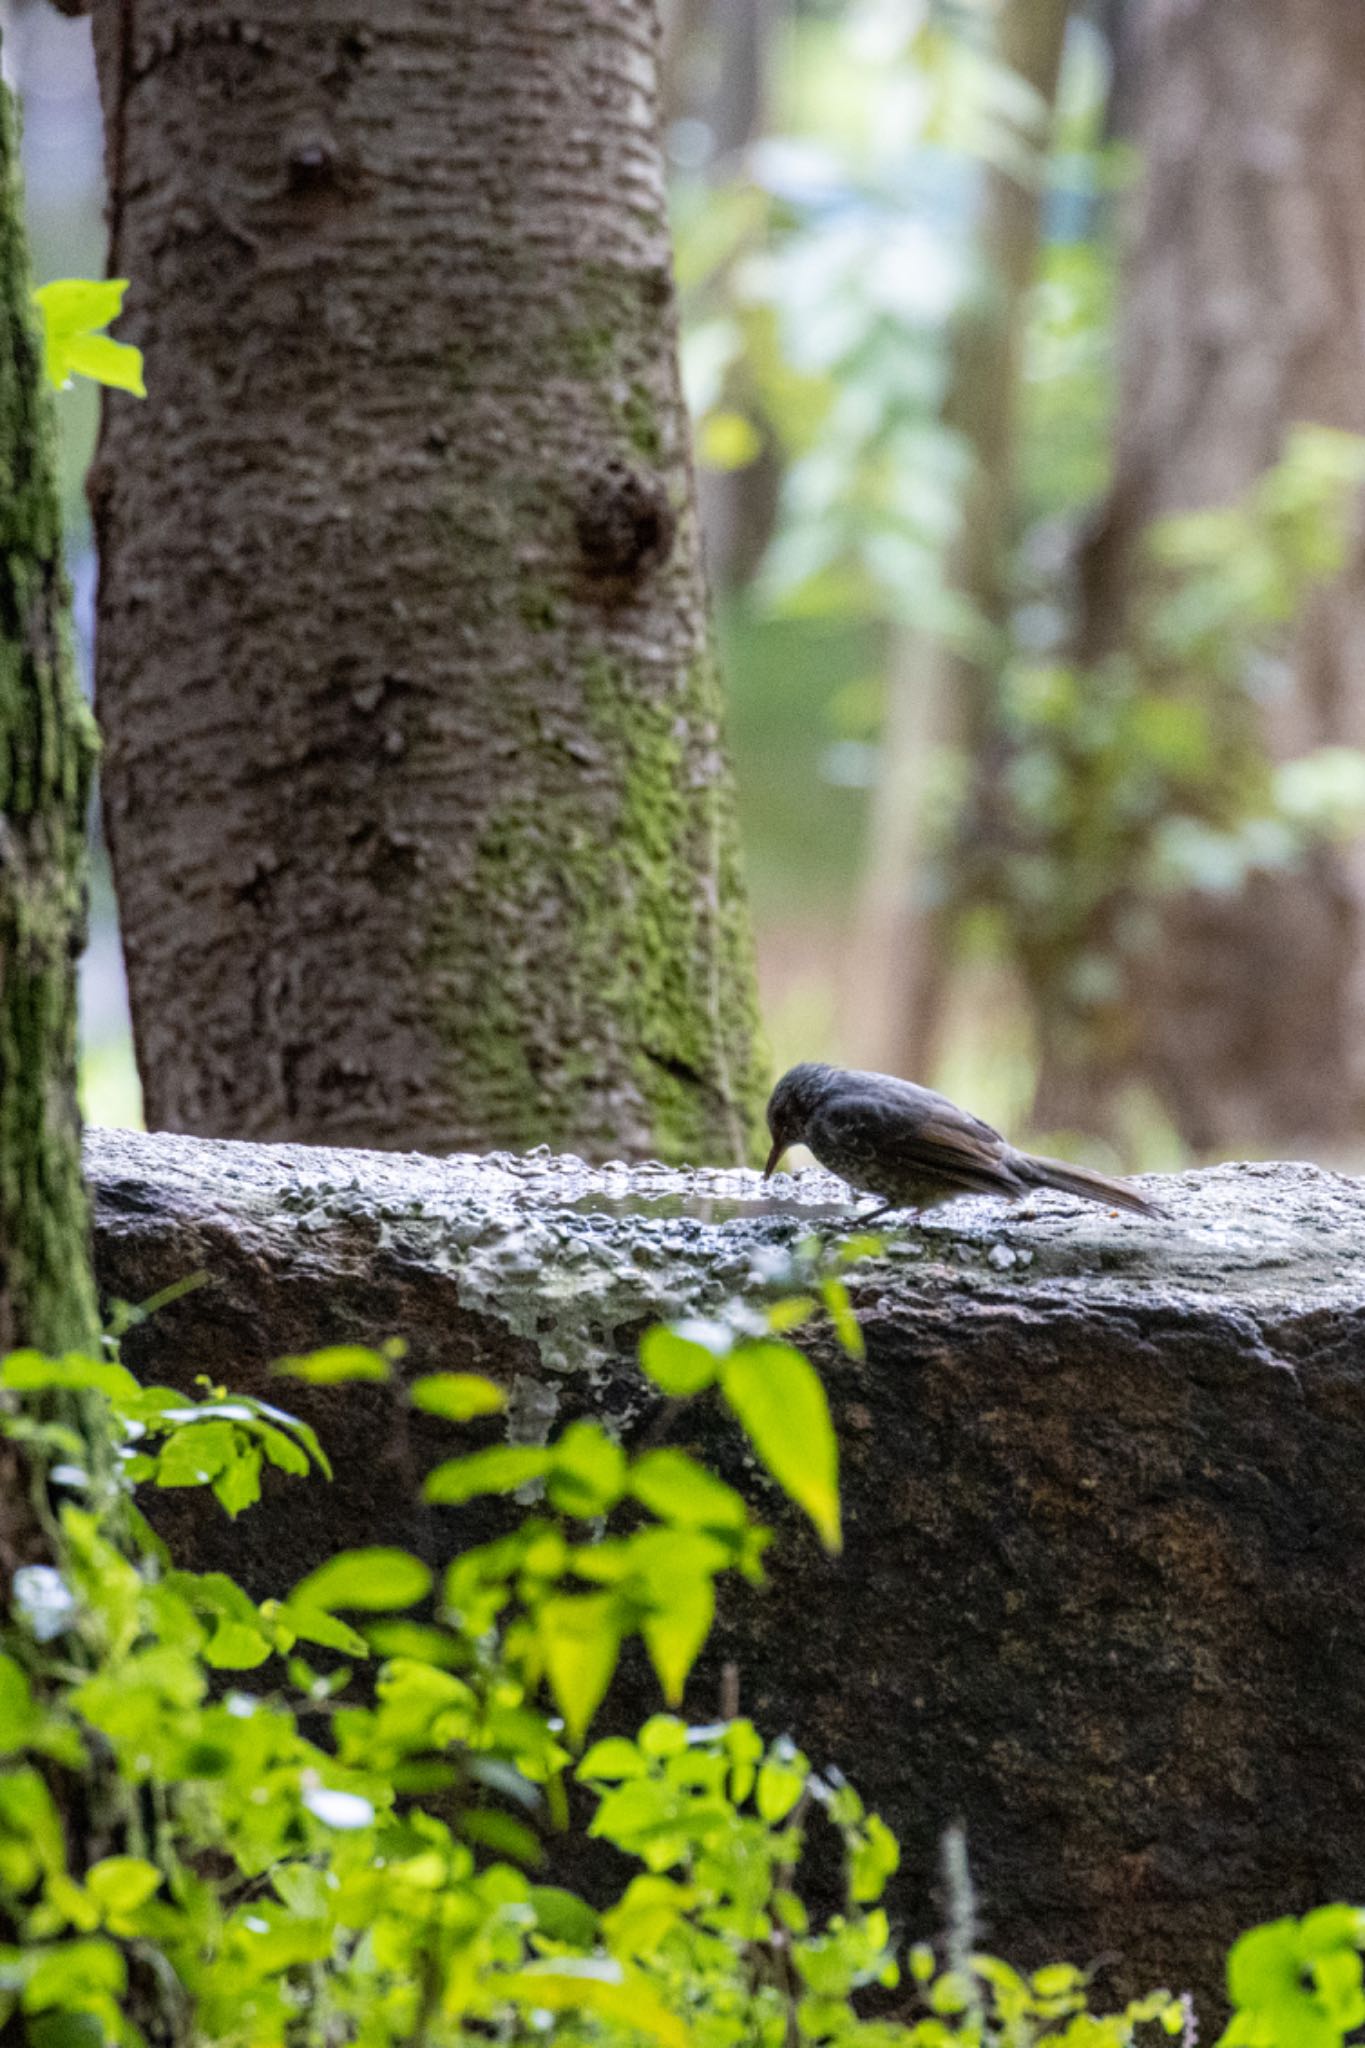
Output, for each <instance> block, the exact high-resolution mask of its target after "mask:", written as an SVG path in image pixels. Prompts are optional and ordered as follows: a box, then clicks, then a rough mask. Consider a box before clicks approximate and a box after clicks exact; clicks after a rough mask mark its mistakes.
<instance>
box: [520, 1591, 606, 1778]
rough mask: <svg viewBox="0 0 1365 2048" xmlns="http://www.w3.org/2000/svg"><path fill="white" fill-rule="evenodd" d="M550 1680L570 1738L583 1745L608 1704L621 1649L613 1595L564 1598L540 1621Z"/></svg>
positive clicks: (549, 1604) (546, 1607) (548, 1606)
mask: <svg viewBox="0 0 1365 2048" xmlns="http://www.w3.org/2000/svg"><path fill="white" fill-rule="evenodd" d="M537 1632H538V1636H539V1641H540V1647H541V1654H542V1656H543V1657H544V1660H545V1675H546V1678H547V1679H548V1680H549V1684H550V1690H551V1692H552V1693H553V1694H554V1698H555V1704H556V1706H557V1707H558V1708H559V1711H560V1713H561V1714H562V1715H563V1716H564V1725H565V1727H566V1728H567V1730H568V1733H569V1739H570V1741H571V1742H573V1743H574V1744H575V1745H576V1744H578V1743H580V1742H581V1741H582V1740H583V1737H584V1735H585V1734H586V1733H587V1729H588V1724H589V1723H590V1721H591V1720H592V1717H593V1715H594V1714H595V1713H596V1712H597V1709H598V1708H599V1706H601V1704H602V1700H603V1697H604V1696H605V1694H606V1690H607V1687H608V1686H609V1685H610V1684H611V1679H612V1673H613V1672H614V1671H615V1669H616V1660H617V1657H618V1656H619V1654H620V1649H621V1622H620V1616H619V1612H618V1609H617V1605H616V1601H615V1598H614V1596H613V1595H612V1594H610V1593H582V1594H562V1595H559V1596H557V1597H556V1598H554V1599H551V1600H546V1601H545V1602H544V1603H543V1605H542V1606H541V1609H540V1612H539V1614H538V1616H537Z"/></svg>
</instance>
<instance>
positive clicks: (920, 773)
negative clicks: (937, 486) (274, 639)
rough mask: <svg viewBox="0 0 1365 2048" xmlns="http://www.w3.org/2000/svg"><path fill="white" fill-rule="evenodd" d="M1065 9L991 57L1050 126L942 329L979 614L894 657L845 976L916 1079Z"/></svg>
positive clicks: (988, 619) (974, 692)
mask: <svg viewBox="0 0 1365 2048" xmlns="http://www.w3.org/2000/svg"><path fill="white" fill-rule="evenodd" d="M1069 13H1070V0H1007V4H1005V5H1004V6H1003V7H1002V9H1001V12H1000V20H999V24H998V28H997V32H996V34H997V42H996V49H995V53H994V54H995V60H996V61H997V62H998V63H1000V64H1001V65H1002V66H1003V67H1004V68H1005V69H1006V70H1008V71H1011V72H1013V73H1014V74H1015V76H1016V77H1018V78H1021V79H1023V80H1024V81H1025V82H1026V84H1028V85H1029V86H1030V87H1031V88H1032V90H1033V92H1034V94H1035V96H1036V99H1037V104H1038V107H1039V110H1040V114H1041V115H1042V116H1043V117H1044V122H1045V125H1044V127H1043V130H1042V132H1041V133H1040V134H1039V135H1038V136H1037V137H1034V138H1031V140H1032V141H1033V142H1034V144H1035V148H1036V159H1035V160H1036V166H1037V175H1036V177H1035V178H1034V179H1021V178H1020V177H1019V176H1018V175H1012V174H1011V173H1009V172H1007V171H1005V170H1002V169H1000V168H998V167H996V166H988V167H987V168H986V169H985V170H984V171H983V173H982V195H981V210H980V217H979V220H978V224H977V229H976V237H975V243H976V248H975V254H976V263H977V268H978V272H979V279H978V283H977V286H976V289H975V292H974V295H973V297H972V300H971V302H970V303H969V305H968V306H967V307H966V309H965V310H964V312H963V314H962V315H961V317H960V319H959V321H958V324H957V328H956V331H955V333H954V335H953V338H952V359H951V366H950V382H949V388H948V393H947V397H946V399H945V403H944V417H945V420H946V421H947V423H948V424H949V425H951V426H953V427H955V428H956V429H957V431H958V432H959V433H960V434H961V436H962V438H963V441H964V443H965V445H966V449H967V453H968V456H969V458H970V462H971V474H970V477H969V481H968V484H967V488H966V491H965V493H964V496H963V503H962V526H961V533H960V536H959V538H958V540H957V542H956V543H955V545H954V547H953V548H952V550H951V552H950V554H949V558H948V561H947V564H946V566H945V580H946V582H947V585H948V587H949V589H950V590H952V591H953V592H955V593H956V594H957V595H959V596H961V597H962V598H964V599H965V600H966V601H967V603H968V604H969V605H970V606H971V608H972V610H973V612H974V613H975V615H976V618H977V620H978V622H979V628H980V633H979V648H978V650H977V651H975V652H972V653H970V654H969V653H967V652H964V651H961V650H958V649H955V648H953V647H951V646H949V645H948V644H947V643H946V642H945V641H944V640H942V639H933V638H930V637H929V636H928V635H926V634H924V633H922V632H919V631H917V630H915V629H914V628H913V627H903V628H901V629H900V630H899V631H898V632H897V634H896V635H895V637H894V640H893V643H892V649H891V656H890V662H889V673H888V693H887V694H888V703H887V717H886V734H885V739H884V742H883V761H882V772H881V776H880V780H879V785H878V788H877V791H876V793H875V796H874V799H873V804H872V817H871V827H870V833H871V838H870V845H869V851H868V860H867V874H866V879H865V882H864V886H863V892H862V901H861V904H860V908H859V918H858V929H857V932H856V934H855V940H854V951H853V968H852V971H851V973H850V974H849V977H848V985H849V988H850V990H851V991H852V992H853V996H854V999H855V1002H854V1007H853V1008H852V1009H851V1011H850V1015H849V1019H848V1023H847V1027H846V1028H847V1030H848V1032H849V1034H850V1036H851V1039H852V1042H853V1044H854V1047H855V1051H856V1054H857V1057H858V1058H859V1059H860V1060H862V1061H863V1062H864V1063H865V1064H866V1065H869V1066H873V1067H885V1068H887V1069H889V1070H890V1071H891V1072H892V1073H900V1074H910V1075H919V1076H923V1077H924V1078H926V1079H927V1078H928V1076H929V1075H930V1073H931V1072H932V1071H933V1068H934V1062H935V1055H936V1051H937V1034H938V1024H939V1020H940V1016H941V1012H942V1003H943V993H944V987H945V981H946V973H947V967H948V959H947V953H948V947H949V945H950V933H949V930H948V922H949V921H948V918H947V917H946V916H945V914H944V909H945V906H944V904H943V903H942V902H940V901H936V900H933V899H932V898H931V897H930V895H929V892H928V888H927V882H928V876H929V872H930V870H931V869H932V867H933V866H934V864H935V863H936V860H937V858H938V855H939V848H938V847H937V845H936V844H935V829H936V825H937V820H936V819H935V818H934V816H933V785H934V779H935V778H934V769H935V765H936V762H937V760H938V759H939V758H941V756H942V755H943V754H944V753H945V752H953V751H956V752H961V753H964V754H965V755H966V757H967V760H968V762H969V764H970V770H969V772H970V773H971V775H972V778H973V789H972V793H971V796H970V799H969V810H968V818H967V821H966V825H965V829H964V831H963V834H962V837H963V841H964V844H966V843H968V842H971V843H970V844H967V857H968V858H969V859H971V860H973V861H975V860H978V859H979V858H980V856H981V852H982V841H983V840H985V839H987V838H989V836H990V834H991V830H992V811H993V807H994V806H993V782H994V775H995V772H996V771H995V764H994V763H993V761H992V758H991V756H992V749H993V741H994V726H995V720H994V698H995V689H994V684H995V667H996V663H997V661H998V658H999V649H1000V646H1001V644H1002V641H1003V635H1004V632H1005V627H1006V623H1007V615H1008V582H1007V576H1008V565H1009V544H1010V518H1011V513H1012V509H1013V504H1014V488H1013V481H1014V475H1013V473H1014V439H1015V415H1016V401H1017V391H1018V382H1019V358H1020V349H1021V346H1022V341H1023V331H1024V317H1025V311H1026V305H1027V293H1028V289H1029V286H1030V284H1031V283H1032V280H1033V272H1034V265H1035V261H1036V258H1037V253H1038V236H1039V228H1040V220H1041V211H1042V192H1043V187H1044V182H1045V167H1046V160H1047V157H1046V153H1047V147H1048V132H1047V130H1048V128H1049V127H1050V120H1051V112H1052V108H1053V105H1054V103H1055V101H1056V97H1057V85H1058V80H1059V78H1060V75H1061V64H1062V47H1063V44H1064V42H1065V39H1066V24H1067V17H1068V15H1069Z"/></svg>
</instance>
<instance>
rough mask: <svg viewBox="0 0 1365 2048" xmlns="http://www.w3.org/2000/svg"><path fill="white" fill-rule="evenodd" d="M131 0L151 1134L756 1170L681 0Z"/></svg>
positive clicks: (112, 519) (109, 542)
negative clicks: (662, 67)
mask: <svg viewBox="0 0 1365 2048" xmlns="http://www.w3.org/2000/svg"><path fill="white" fill-rule="evenodd" d="M364 13H365V10H361V11H360V13H359V14H358V13H357V10H356V9H355V8H354V7H351V6H346V7H343V6H340V5H339V4H337V0H255V4H254V5H253V6H251V7H250V8H248V9H247V10H246V11H245V12H243V10H241V9H236V10H233V11H232V12H231V14H230V17H229V16H225V15H224V12H223V9H222V8H221V6H220V5H219V4H218V0H141V4H139V6H138V8H137V10H136V12H134V10H133V9H131V8H128V7H125V6H120V5H118V4H116V0H96V4H95V8H94V19H95V38H96V48H97V54H98V58H99V64H100V73H101V87H102V93H103V98H104V103H105V110H106V120H107V131H108V163H109V184H110V190H111V193H112V200H111V242H112V257H113V261H112V267H113V268H115V269H116V270H118V271H119V272H121V273H123V274H126V275H128V276H130V277H131V278H133V280H134V282H135V290H134V292H133V293H132V294H131V300H132V307H133V308H134V309H135V310H133V311H132V312H131V317H130V319H129V322H128V328H129V332H130V333H131V334H132V335H133V336H134V337H135V338H136V339H137V340H138V341H140V342H141V344H142V345H143V347H144V349H145V351H146V356H147V364H148V380H147V381H148V386H149V389H150V391H151V393H152V396H151V397H150V398H149V400H148V402H147V405H146V406H145V408H143V409H142V410H141V411H140V412H139V414H138V417H137V420H136V424H135V425H134V424H133V423H132V422H131V421H129V420H127V419H125V418H124V417H123V416H122V414H121V413H120V412H119V411H118V410H117V409H116V408H113V407H110V408H107V409H106V418H105V427H104V433H103V437H102V442H101V451H100V457H99V460H98V462H97V465H96V474H95V477H94V481H93V486H92V501H93V504H94V508H95V516H96V523H97V531H98V537H99V542H100V549H101V563H102V567H101V583H100V598H99V636H100V640H99V646H100V655H99V660H100V670H99V706H100V712H101V718H102V721H103V725H104V729H105V733H106V742H107V762H106V768H105V778H104V789H105V797H106V809H107V818H108V826H109V836H110V841H111V847H112V852H113V859H114V867H115V874H116V879H117V883H118V891H119V900H120V909H121V914H122V920H123V932H124V943H125V950H126V955H127V962H128V972H129V984H130V992H131V1000H132V1009H133V1019H134V1030H135V1037H136V1042H137V1048H138V1060H139V1066H140V1069H141V1073H142V1077H143V1084H144V1090H145V1096H146V1105H147V1115H148V1120H149V1122H150V1123H151V1124H153V1125H154V1126H161V1127H167V1128H171V1129H176V1130H185V1131H199V1132H209V1133H220V1134H222V1133H230V1134H236V1135H244V1136H252V1137H266V1138H294V1139H302V1140H306V1141H309V1142H314V1141H317V1142H338V1141H343V1142H348V1143H365V1144H370V1145H376V1146H384V1147H394V1148H399V1147H405V1146H413V1145H416V1144H419V1143H420V1144H421V1145H423V1146H424V1147H426V1148H427V1149H428V1150H436V1151H443V1150H446V1149H448V1148H456V1147H461V1146H470V1147H474V1148H483V1147H487V1146H490V1145H499V1144H530V1143H534V1142H538V1141H548V1142H553V1143H556V1144H562V1145H568V1146H572V1147H574V1148H576V1149H577V1150H579V1151H581V1152H583V1153H585V1154H587V1155H589V1156H591V1157H596V1158H600V1157H603V1156H604V1155H607V1154H612V1153H621V1154H629V1155H640V1154H646V1153H650V1152H653V1153H656V1154H660V1155H663V1156H667V1157H671V1158H681V1157H688V1158H711V1159H719V1160H738V1159H740V1158H742V1157H743V1156H744V1154H745V1151H746V1147H747V1143H748V1140H749V1136H750V1133H751V1130H752V1128H753V1124H754V1121H755V1117H756V1112H757V1107H758V1101H759V1093H758V1091H759V1089H760V1087H761V1082H762V1078H763V1077H762V1075H761V1072H760V1069H759V1065H758V1061H757V1058H756V1054H755V1048H754V993H753V986H752V973H751V965H750V954H749V938H748V930H747V916H746V911H745V907H744V898H743V890H742V886H741V882H740V878H739V873H738V867H737V855H736V841H735V828H734V819H733V814H732V798H731V788H730V781H729V775H728V770H727V767H726V762H725V758H724V753H723V748H722V744H721V736H720V722H721V720H720V694H719V687H718V681H717V675H716V669H715V664H714V659H713V655H712V650H711V645H710V640H709V635H708V628H707V620H706V610H705V601H704V591H703V585H702V578H701V574H700V570H699V566H698V546H697V531H696V519H695V514H694V506H693V486H692V476H691V466H690V456H689V445H688V427H687V420H686V415H685V411H684V407H683V404H682V400H681V395H680V391H679V386H678V378H677V362H676V343H675V331H674V327H675V323H674V305H673V283H672V274H671V263H670V248H669V240H668V225H667V218H666V212H665V203H664V181H663V172H662V162H661V156H660V150H659V142H658V135H657V120H656V106H655V86H656V77H655V72H656V50H655V44H656V33H655V21H654V11H653V0H632V4H628V5H622V4H617V0H462V4H461V5H460V6H458V7H452V6H450V5H449V4H447V0H393V4H391V5H389V6H387V7H386V8H384V9H382V10H380V11H378V12H377V13H375V15H374V18H373V21H372V23H371V24H370V25H368V26H362V25H360V20H361V14H364Z"/></svg>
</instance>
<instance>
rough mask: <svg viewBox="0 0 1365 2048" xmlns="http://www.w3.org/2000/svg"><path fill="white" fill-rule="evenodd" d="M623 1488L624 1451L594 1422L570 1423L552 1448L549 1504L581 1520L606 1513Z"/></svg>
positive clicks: (617, 1499)
mask: <svg viewBox="0 0 1365 2048" xmlns="http://www.w3.org/2000/svg"><path fill="white" fill-rule="evenodd" d="M625 1489H626V1454H625V1452H624V1451H623V1450H622V1449H621V1446H620V1445H619V1444H618V1443H617V1442H616V1440H615V1438H614V1437H610V1436H608V1435H607V1432H606V1431H605V1430H604V1429H602V1428H600V1427H599V1426H598V1424H597V1423H595V1422H571V1423H570V1424H569V1427H568V1428H567V1429H566V1430H565V1431H564V1434H563V1435H562V1436H561V1437H560V1439H559V1442H558V1443H557V1444H556V1445H555V1447H554V1456H553V1458H552V1460H551V1463H550V1467H549V1484H548V1486H547V1488H546V1492H547V1494H548V1497H549V1500H550V1505H551V1506H552V1507H556V1508H558V1509H559V1511H560V1513H561V1514H564V1515H577V1516H579V1517H581V1518H583V1519H588V1518H591V1517H595V1516H597V1515H605V1514H608V1513H609V1512H610V1511H611V1509H612V1508H614V1507H615V1506H616V1503H617V1502H618V1501H619V1500H620V1498H621V1495H622V1494H623V1493H624V1492H625Z"/></svg>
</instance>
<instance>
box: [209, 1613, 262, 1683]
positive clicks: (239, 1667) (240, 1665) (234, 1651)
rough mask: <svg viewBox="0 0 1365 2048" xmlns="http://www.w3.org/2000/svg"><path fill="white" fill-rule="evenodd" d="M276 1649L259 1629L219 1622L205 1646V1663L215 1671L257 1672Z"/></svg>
mask: <svg viewBox="0 0 1365 2048" xmlns="http://www.w3.org/2000/svg"><path fill="white" fill-rule="evenodd" d="M272 1648H273V1645H272V1644H271V1642H270V1639H269V1637H268V1636H264V1635H262V1633H261V1631H260V1630H259V1629H258V1628H252V1627H251V1626H250V1624H249V1623H247V1622H243V1621H227V1620H223V1621H220V1622H219V1624H218V1626H217V1628H216V1629H215V1630H214V1632H213V1634H212V1635H211V1636H210V1637H209V1640H208V1641H207V1643H205V1645H204V1662H205V1663H206V1664H208V1665H210V1666H211V1667H212V1669H213V1670H215V1671H254V1670H255V1668H256V1666H257V1665H258V1664H264V1662H265V1660H266V1658H267V1657H268V1656H269V1655H270V1654H271V1650H272Z"/></svg>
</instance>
